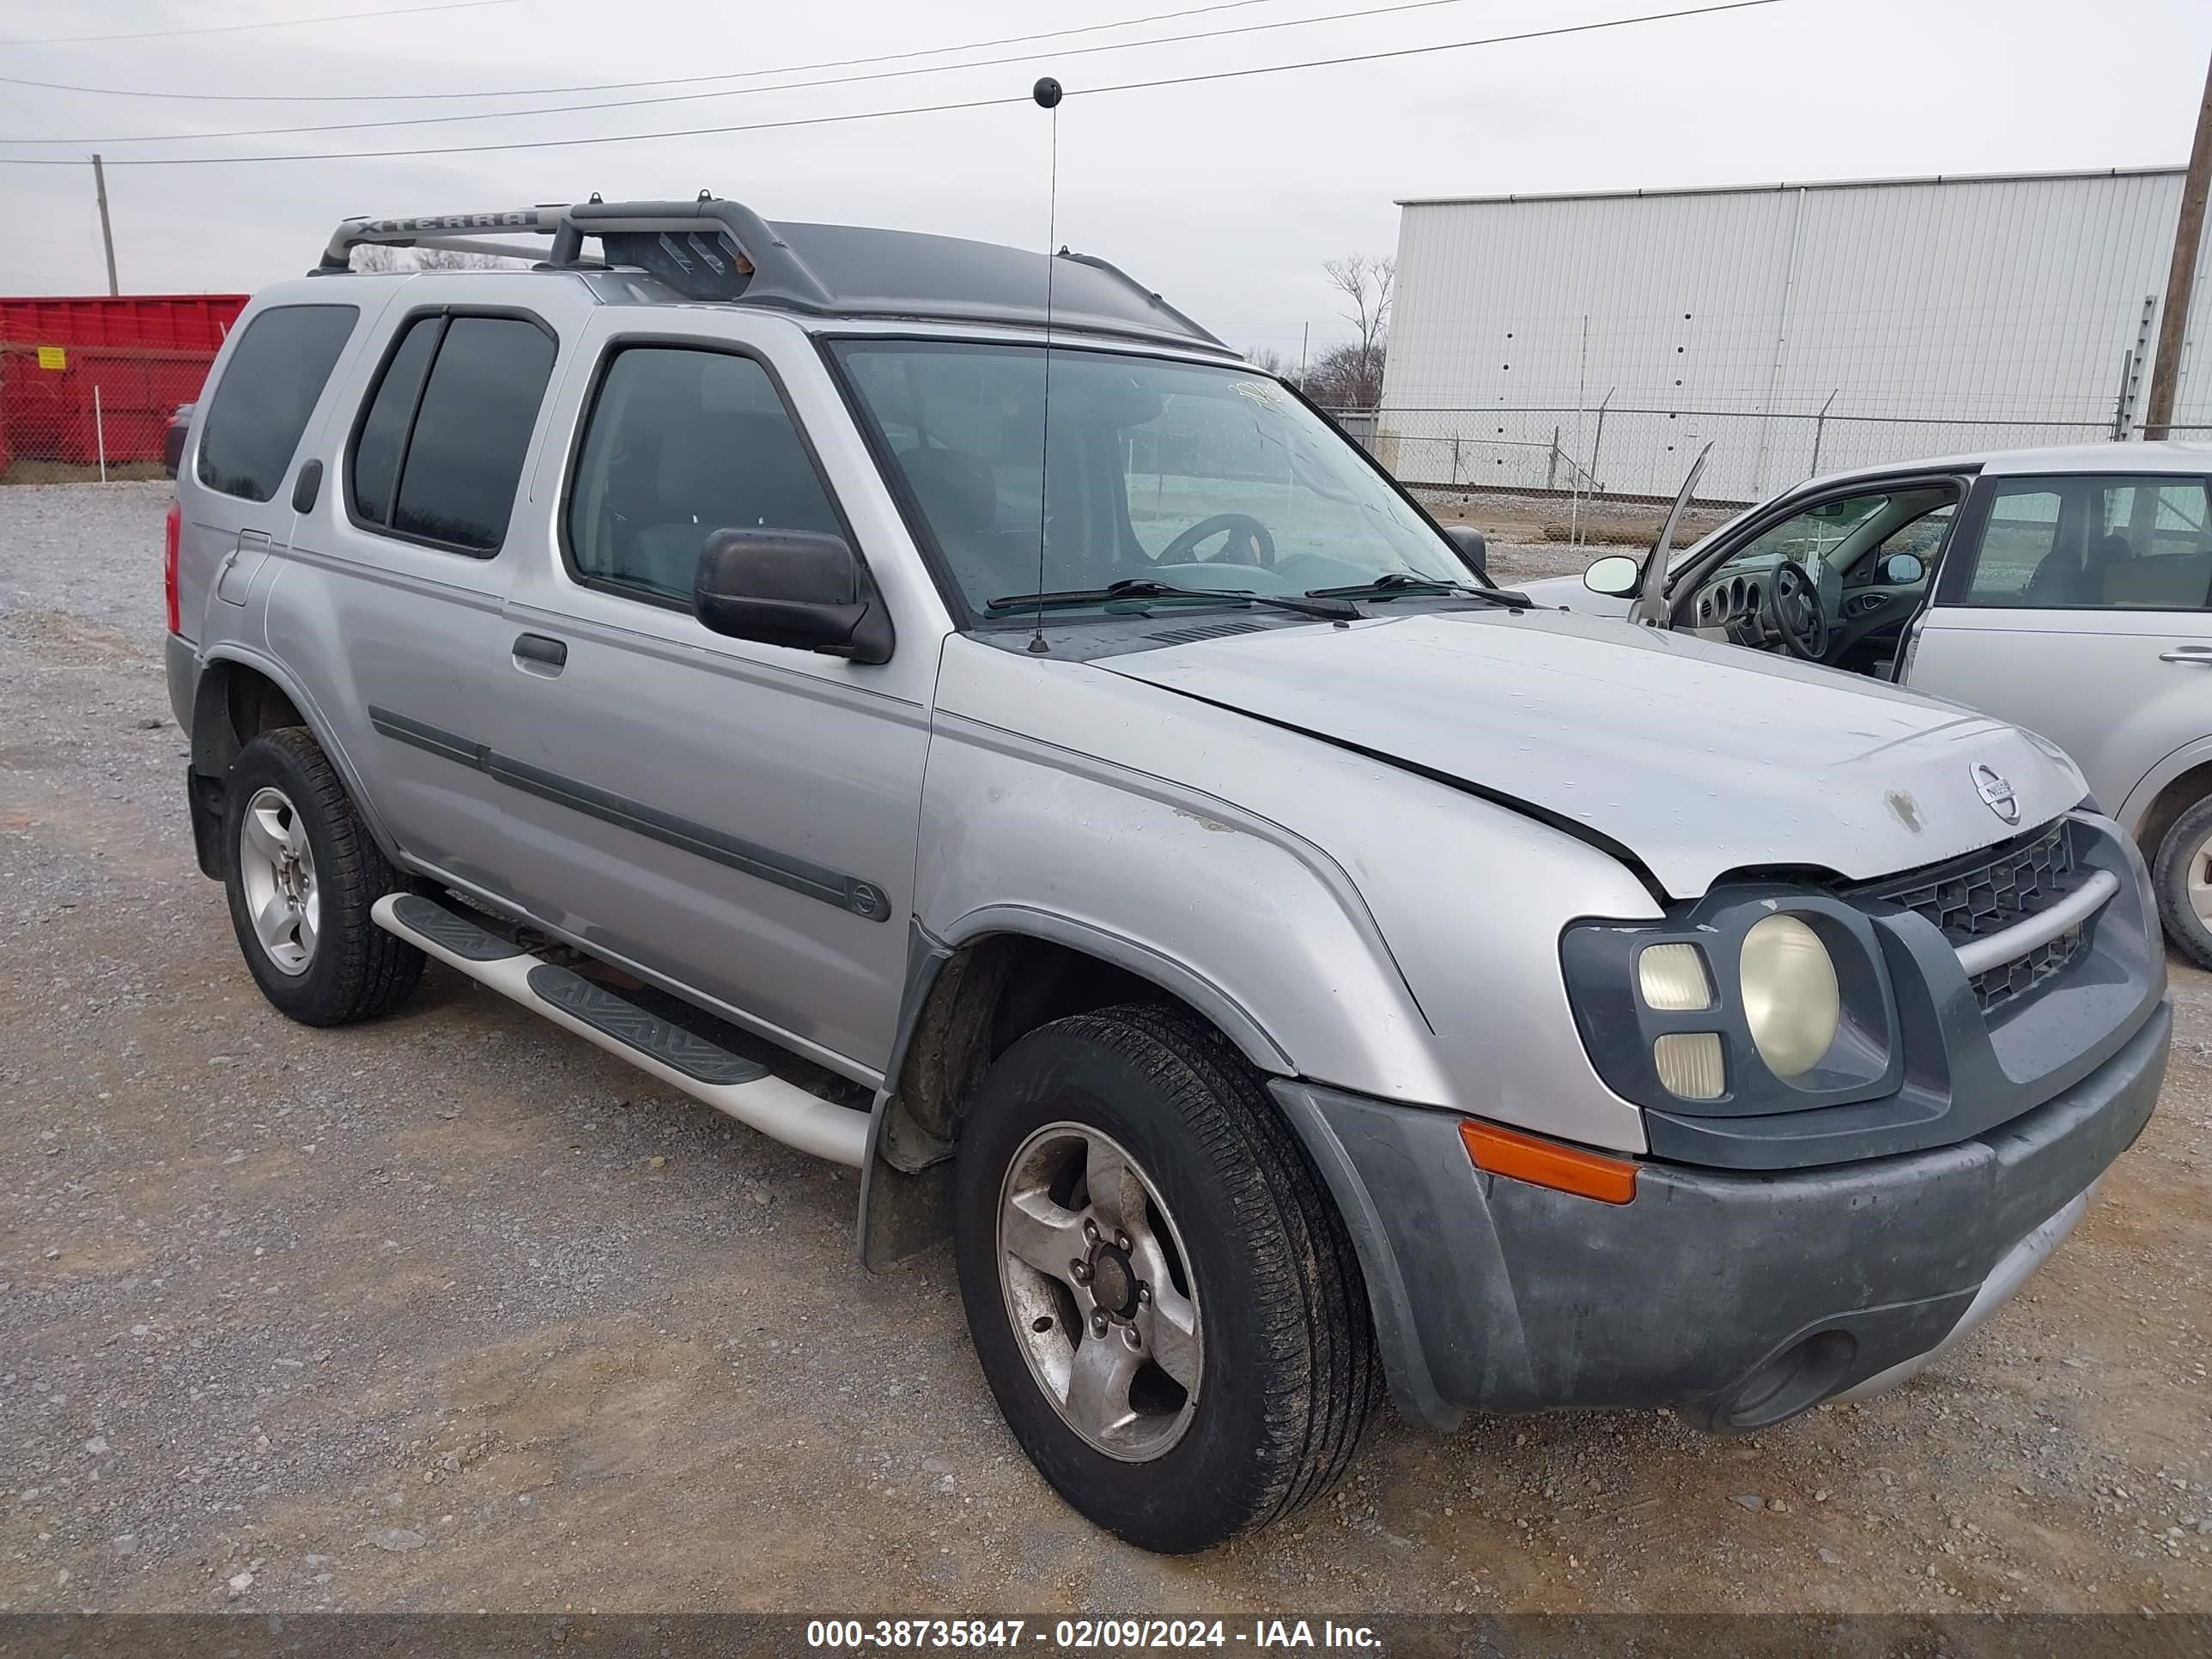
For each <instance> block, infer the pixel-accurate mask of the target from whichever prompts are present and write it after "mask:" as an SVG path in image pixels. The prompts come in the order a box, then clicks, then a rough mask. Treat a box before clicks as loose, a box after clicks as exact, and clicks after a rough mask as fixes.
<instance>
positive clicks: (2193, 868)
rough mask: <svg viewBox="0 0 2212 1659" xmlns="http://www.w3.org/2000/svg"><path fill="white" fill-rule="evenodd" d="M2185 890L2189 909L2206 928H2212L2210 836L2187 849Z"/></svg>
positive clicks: (2211, 857) (2211, 856) (2211, 842)
mask: <svg viewBox="0 0 2212 1659" xmlns="http://www.w3.org/2000/svg"><path fill="white" fill-rule="evenodd" d="M2186 868H2187V870H2188V877H2187V882H2186V885H2187V890H2188V896H2189V908H2190V909H2191V912H2193V913H2194V914H2195V915H2196V917H2197V921H2201V922H2203V924H2204V925H2205V926H2206V927H2212V836H2205V837H2204V838H2203V840H2202V841H2200V842H2197V845H2196V846H2194V847H2192V848H2190V849H2189V863H2188V865H2187V866H2186Z"/></svg>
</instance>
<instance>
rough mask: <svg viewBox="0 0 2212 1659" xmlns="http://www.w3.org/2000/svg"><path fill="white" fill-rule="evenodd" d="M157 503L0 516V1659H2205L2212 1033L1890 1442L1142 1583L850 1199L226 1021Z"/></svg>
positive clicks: (685, 1140) (300, 1035)
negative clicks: (64, 1642) (2156, 1638)
mask: <svg viewBox="0 0 2212 1659" xmlns="http://www.w3.org/2000/svg"><path fill="white" fill-rule="evenodd" d="M167 493H168V492H167V486H166V485H140V484H124V485H112V486H107V487H106V488H100V487H96V486H69V487H52V488H18V489H6V490H0V711H4V730H0V939H4V942H5V946H6V951H7V961H8V963H9V974H8V976H7V978H6V980H5V981H4V983H0V1461H4V1463H5V1465H6V1467H7V1468H8V1470H9V1474H8V1477H7V1480H8V1486H9V1490H8V1491H7V1492H4V1493H0V1611H4V1610H8V1609H15V1610H27V1609H65V1608H73V1607H102V1608H137V1609H184V1610H189V1609H205V1608H221V1607H232V1608H240V1609H254V1610H269V1609H307V1608H319V1607H342V1608H345V1609H349V1610H356V1611H362V1610H380V1609H398V1608H405V1609H423V1610H428V1609H463V1610H466V1609H474V1608H478V1607H491V1608H495V1609H518V1610H520V1609H530V1610H544V1609H561V1608H579V1609H582V1608H599V1609H603V1610H609V1611H611V1610H616V1609H636V1610H665V1611H676V1610H687V1609H707V1608H745V1609H757V1610H792V1611H823V1610H828V1611H838V1612H843V1611H855V1610H864V1609H866V1610H873V1609H884V1608H896V1610H898V1611H900V1612H902V1613H903V1612H921V1611H923V1610H936V1611H939V1612H944V1613H987V1612H991V1611H1000V1612H1009V1611H1017V1610H1024V1611H1048V1612H1060V1611H1100V1612H1105V1611H1112V1612H1143V1611H1150V1612H1160V1613H1176V1612H1197V1611H1207V1612H1212V1613H1224V1614H1233V1613H1256V1612H1279V1611H1280V1610H1282V1609H1283V1608H1284V1607H1292V1606H1295V1607H1309V1608H1313V1607H1327V1606H1334V1607H1344V1606H1346V1604H1350V1605H1352V1606H1354V1607H1362V1608H1367V1609H1387V1610H1395V1611H1403V1612H1425V1611H1437V1612H1449V1611H1452V1610H1455V1609H1466V1610H1469V1611H1475V1612H1499V1611H1510V1610H1549V1611H1583V1610H1593V1611H1603V1610H1647V1611H1656V1610H1684V1611H1689V1610H1711V1611H1741V1612H1748V1611H1761V1610H1782V1609H1806V1610H1820V1611H1834V1610H1862V1611H1877V1610H1886V1611H1905V1612H1936V1611H1960V1610H1965V1609H1996V1610H2011V1611H2022V1610H2030V1609H2049V1610H2061V1611H2074V1610H2090V1609H2098V1610H2111V1611H2118V1612H2128V1613H2132V1612H2134V1611H2136V1610H2137V1609H2139V1608H2140V1609H2159V1610H2167V1609H2189V1610H2192V1611H2200V1612H2201V1611H2212V1432H2208V1429H2209V1428H2212V1423H2208V1404H2212V1385H2209V1384H2208V1381H2207V1375H2206V1367H2207V1364H2208V1363H2212V1344H2208V1340H2207V1335H2208V1333H2207V1322H2208V1309H2212V1301H2208V1284H2209V1283H2212V1267H2208V1262H2212V1249H2208V1246H2212V1201H2208V1192H2207V1175H2208V1163H2207V1158H2206V1146H2207V1137H2208V1129H2212V1123H2208V1101H2212V978H2208V977H2207V976H2206V975H2201V974H2198V973H2197V972H2195V971H2193V970H2191V969H2186V968H2183V967H2181V966H2180V965H2179V963H2177V964H2176V965H2175V969H2174V981H2175V983H2174V994H2175V1001H2176V1005H2177V1011H2178V1013H2179V1037H2178V1040H2177V1042H2176V1044H2175V1048H2174V1054H2173V1069H2172V1074H2171V1078H2170V1080H2169V1082H2168V1085H2167V1087H2166V1097H2165V1100H2164V1102H2163V1103H2162V1109H2161V1110H2160V1115H2158V1116H2157V1117H2156V1118H2155V1119H2154V1121H2153V1122H2152V1124H2151V1127H2150V1128H2149V1130H2148V1133H2147V1134H2146V1136H2145V1138H2144V1139H2143V1140H2142V1143H2141V1144H2139V1145H2138V1146H2136V1149H2135V1150H2134V1151H2133V1152H2130V1154H2128V1155H2127V1157H2126V1158H2124V1159H2123V1160H2122V1162H2121V1163H2120V1164H2119V1165H2118V1168H2117V1169H2116V1170H2114V1172H2113V1174H2112V1176H2111V1177H2110V1179H2109V1180H2108V1182H2106V1188H2105V1192H2104V1195H2103V1197H2102V1198H2101V1199H2100V1201H2099V1203H2098V1204H2097V1205H2096V1206H2095V1207H2094V1208H2093V1210H2092V1211H2091V1212H2090V1214H2089V1216H2088V1218H2087V1220H2086V1221H2085V1222H2084V1223H2083V1225H2082V1226H2081V1230H2080V1231H2079V1232H2078V1233H2077V1234H2076V1235H2075V1238H2074V1240H2073V1241H2072V1242H2071V1243H2069V1245H2068V1247H2067V1248H2066V1249H2063V1250H2062V1251H2061V1252H2060V1253H2059V1254H2058V1255H2057V1258H2056V1259H2055V1260H2054V1261H2053V1262H2052V1263H2051V1266H2050V1267H2048V1268H2047V1269H2046V1270H2045V1272H2044V1273H2042V1274H2041V1275H2040V1276H2039V1278H2038V1279H2035V1280H2034V1281H2033V1283H2032V1284H2031V1285H2029V1287H2028V1288H2027V1291H2025V1293H2024V1294H2023V1295H2022V1296H2021V1297H2020V1298H2019V1299H2018V1300H2017V1301H2016V1302H2015V1303H2014V1304H2012V1305H2011V1306H2010V1307H2009V1308H2008V1310H2005V1311H2004V1312H2003V1313H2002V1314H2001V1315H2000V1316H1998V1317H1997V1318H1996V1320H1995V1321H1993V1322H1991V1324H1990V1326H1988V1327H1987V1328H1984V1330H1983V1331H1982V1332H1981V1333H1980V1334H1978V1335H1977V1336H1976V1337H1975V1338H1974V1339H1973V1340H1971V1341H1969V1342H1968V1343H1966V1344H1965V1345H1964V1346H1962V1348H1961V1349H1960V1351H1959V1352H1957V1353H1956V1354H1955V1355H1954V1356H1952V1357H1951V1358H1948V1359H1947V1360H1946V1361H1945V1362H1944V1363H1942V1364H1940V1365H1938V1366H1936V1367H1934V1368H1933V1369H1932V1370H1930V1371H1929V1373H1927V1374H1926V1375H1924V1376H1923V1377H1922V1378H1921V1379H1920V1380H1918V1381H1917V1382H1916V1383H1913V1384H1912V1385H1911V1386H1909V1387H1908V1388H1906V1389H1903V1390H1901V1391H1899V1392H1898V1393H1896V1394H1893V1395H1889V1396H1887V1397H1886V1398H1884V1399H1881V1400H1877V1401H1871V1402H1869V1403H1868V1404H1866V1405H1864V1406H1862V1407H1835V1408H1824V1409H1822V1410H1820V1411H1816V1412H1814V1413H1810V1414H1809V1415H1808V1416H1806V1417H1804V1418H1802V1419H1798V1420H1796V1422H1794V1423H1791V1424H1789V1425H1784V1426H1783V1427H1781V1428H1778V1429H1776V1430H1772V1431H1768V1432H1765V1433H1763V1434H1760V1435H1758V1436H1756V1437H1752V1438H1749V1439H1745V1440H1719V1439H1713V1438H1708V1437H1704V1436H1701V1435H1699V1434H1696V1433H1693V1432H1692V1431H1689V1430H1687V1429H1686V1428H1684V1427H1683V1426H1682V1425H1680V1423H1678V1422H1676V1421H1675V1420H1674V1419H1672V1418H1670V1417H1668V1415H1666V1414H1665V1413H1654V1414H1619V1415H1607V1416H1587V1415H1584V1416H1558V1417H1550V1418H1543V1419H1523V1420H1517V1421H1498V1422H1488V1423H1484V1424H1481V1425H1478V1426H1475V1427H1474V1428H1472V1429H1470V1430H1469V1431H1467V1432H1466V1433H1463V1434H1462V1435H1459V1436H1456V1437H1450V1438H1440V1437H1432V1436H1430V1435H1426V1434H1424V1433H1420V1432H1418V1431H1413V1430H1410V1429H1408V1428H1407V1427H1405V1426H1403V1425H1400V1424H1399V1423H1397V1422H1396V1421H1395V1419H1393V1420H1389V1421H1385V1422H1383V1423H1382V1424H1381V1425H1378V1428H1377V1430H1376V1432H1375V1433H1374V1434H1373V1435H1372V1436H1371V1437H1370V1440H1369V1442H1368V1443H1367V1445H1366V1446H1365V1448H1364V1449H1363V1451H1362V1453H1361V1455H1360V1457H1359V1459H1358V1462H1357V1464H1356V1466H1355V1469H1354V1473H1353V1475H1352V1479H1350V1480H1347V1481H1346V1483H1345V1485H1344V1486H1343V1487H1342V1488H1341V1489H1340V1491H1339V1492H1338V1493H1337V1494H1336V1495H1335V1496H1334V1498H1331V1499H1329V1500H1328V1501H1326V1502H1324V1503H1322V1504H1319V1505H1317V1506H1316V1508H1314V1509H1313V1510H1310V1511H1309V1512H1307V1513H1306V1514H1305V1515H1304V1516H1300V1517H1297V1519H1295V1520H1293V1521H1291V1522H1289V1523H1287V1524H1285V1525H1283V1526H1280V1527H1278V1528H1274V1529H1273V1530H1271V1531H1269V1532H1267V1533H1264V1534H1261V1535H1259V1536H1258V1537H1256V1538H1253V1539H1249V1540H1246V1541H1241V1542H1239V1543H1237V1544H1236V1545H1234V1546H1232V1547H1229V1548H1225V1549H1223V1550H1220V1551H1218V1552H1216V1553H1212V1554H1211V1555H1208V1556H1205V1557H1201V1558H1198V1559H1191V1560H1183V1561H1164V1560H1159V1559H1152V1558H1150V1557H1147V1556H1145V1555H1142V1554H1139V1553H1137V1552H1135V1551H1133V1550H1129V1549H1127V1548H1125V1547H1121V1546H1120V1545H1118V1544H1115V1542H1113V1541H1110V1540H1108V1539H1105V1538H1103V1537H1102V1536H1101V1535H1099V1534H1097V1533H1095V1532H1094V1531H1092V1530H1091V1528H1089V1527H1088V1526H1087V1525H1085V1523H1084V1522H1081V1521H1079V1519H1077V1518H1076V1517H1075V1516H1073V1514H1071V1513H1070V1512H1068V1511H1067V1510H1065V1509H1064V1508H1062V1507H1061V1506H1060V1504H1059V1503H1058V1502H1057V1501H1056V1500H1055V1499H1054V1498H1053V1496H1052V1495H1051V1493H1050V1492H1048V1490H1047V1489H1046V1487H1045V1486H1043V1484H1042V1481H1041V1480H1038V1479H1037V1478H1036V1475H1035V1474H1032V1473H1031V1471H1030V1468H1029V1466H1028V1465H1027V1463H1026V1462H1024V1460H1023V1459H1022V1458H1021V1456H1020V1455H1019V1454H1018V1452H1017V1451H1016V1450H1015V1449H1014V1448H1013V1446H1012V1443H1011V1442H1010V1441H1009V1439H1008V1438H1007V1436H1006V1432H1005V1431H1004V1430H1003V1429H1002V1428H1001V1426H1000V1423H999V1420H998V1418H997V1416H996V1413H994V1409H993V1407H992V1406H991V1402H990V1400H989V1398H988V1395H987V1393H986V1391H985V1389H984V1388H983V1385H982V1382H981V1377H980V1376H979V1374H978V1373H977V1370H976V1369H975V1362H974V1360H973V1358H971V1357H970V1355H969V1350H968V1344H967V1338H966V1334H965V1331H964V1328H963V1323H962V1320H961V1315H960V1309H959V1304H958V1300H957V1296H956V1294H955V1291H954V1287H953V1285H952V1280H951V1273H950V1269H949V1264H948V1263H947V1262H946V1261H945V1260H943V1259H942V1258H933V1259H927V1260H925V1261H922V1262H921V1263H919V1264H917V1265H914V1266H911V1267H908V1268H907V1269H905V1270H902V1271H901V1272H899V1273H894V1274H891V1275H889V1276H886V1277H884V1278H879V1279H878V1278H871V1277H869V1276H868V1275H866V1274H865V1273H862V1272H861V1270H860V1268H859V1267H856V1266H855V1265H854V1261H853V1259H852V1249H851V1223H852V1214H853V1208H854V1177H853V1176H851V1174H850V1173H848V1172H846V1171H842V1170H835V1169H832V1168H829V1167H828V1166H825V1165H822V1164H815V1163H812V1162H810V1161H809V1160H806V1159H805V1158H800V1157H799V1156H798V1155H796V1154H794V1153H791V1152H786V1151H784V1150H782V1149H781V1148H779V1147H777V1146H773V1145H771V1144H770V1143H769V1142H767V1141H765V1140H763V1139H760V1138H758V1137H757V1136H755V1135H752V1134H751V1133H749V1132H748V1131H746V1130H744V1129H743V1128H740V1127H738V1126H736V1125H734V1124H732V1123H730V1122H729V1121H726V1120H724V1119H721V1118H720V1117H718V1116H716V1115H714V1114H713V1113H711V1112H709V1111H708V1110H707V1109H704V1108H702V1107H699V1106H696V1105H694V1104H692V1103H689V1102H686V1101H684V1100H683V1099H682V1098H680V1097H676V1096H673V1095H671V1093H669V1092H668V1091H665V1090H663V1089H661V1088H659V1086H658V1085H655V1084H653V1083H652V1082H651V1081H650V1080H648V1079H645V1078H644V1077H643V1076H642V1075H641V1074H640V1073H636V1072H635V1071H632V1070H630V1069H629V1068H628V1067H626V1066H623V1065H621V1064H620V1063H619V1062H617V1061H616V1060H612V1059H611V1058H609V1057H607V1056H605V1055H603V1054H600V1053H599V1051H598V1050H596V1049H594V1048H590V1047H588V1046H587V1045H586V1044H584V1043H583V1042H580V1041H577V1040H574V1039H573V1038H570V1037H568V1036H564V1035H563V1034H562V1033H560V1032H558V1031H556V1030H553V1029H551V1028H550V1027H547V1026H544V1025H543V1024H539V1023H538V1022H535V1021H533V1020H532V1019H531V1018H530V1017H529V1016H528V1015H526V1014H525V1013H523V1012H520V1011H519V1010H517V1009H515V1008H513V1006H510V1005H508V1004H507V1003H505V1002H503V1001H501V1000H499V999H498V998H497V997H495V996H494V995H493V994H490V993H489V992H486V991H483V990H482V989H480V988H478V987H474V986H473V985H471V984H470V983H469V982H468V981H465V980H462V979H460V978H459V976H457V975H453V974H450V973H448V972H446V971H445V970H443V969H439V968H437V967H435V966H434V967H433V968H432V969H431V971H430V974H429V975H428V978H427V979H426V981H425V982H424V986H423V989H422V993H421V994H420V995H419V996H418V997H417V998H416V1000H415V1001H414V1002H412V1003H411V1004H410V1006H408V1007H407V1008H406V1009H405V1010H404V1012H401V1013H400V1014H399V1015H398V1016H396V1017H394V1018H392V1019H389V1020H386V1021H384V1022H382V1023H380V1024H375V1025H372V1026H367V1027H361V1028H356V1029H353V1030H343V1031H316V1030H307V1029H305V1028H303V1027H300V1026H296V1025H292V1024H287V1023H286V1022H285V1021H284V1020H283V1019H281V1018H278V1017H277V1016H276V1014H275V1013H274V1012H272V1011H270V1009H269V1008H268V1007H267V1006H266V1005H265V1004H264V1002H263V1001H262V1000H261V999H260V998H259V996H258V994H257V993H256V992H255V990H254V988H253V987H252V982H251V981H249V980H248V979H247V977H246V974H245V971H244V969H243V968H242V967H241V965H240V962H239V960H238V957H237V954H236V947H235V946H234V944H233V942H232V939H231V937H230V933H229V928H228V919H227V916H226V915H225V912H224V908H223V905H222V895H221V893H220V890H218V889H217V888H216V886H215V885H213V884H210V883H208V882H206V881H204V880H203V879H202V878H200V877H199V875H198V874H197V872H196V871H195V869H194V868H193V866H192V860H191V845H190V834H189V830H188V829H187V826H186V823H185V814H184V810H183V805H182V803H181V800H180V798H179V797H180V779H179V774H180V773H181V770H182V769H183V766H184V750H183V746H182V742H181V738H180V736H179V732H177V730H176V729H175V727H174V726H173V723H171V721H170V720H169V710H168V705H167V696H166V694H165V692H164V690H163V686H162V680H161V670H160V665H159V653H158V642H159V638H160V629H161V617H160V603H161V601H160V592H159V590H160V585H161V583H160V562H161V512H162V509H163V507H165V505H166V503H167ZM1566 568H1573V566H1572V565H1571V564H1570V565H1568V566H1567V567H1566ZM1516 574H1522V575H1525V574H1533V573H1530V572H1528V571H1525V570H1524V571H1521V572H1518V573H1516Z"/></svg>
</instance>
